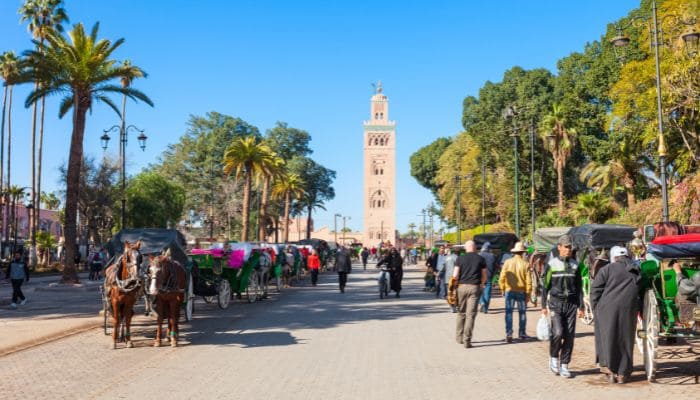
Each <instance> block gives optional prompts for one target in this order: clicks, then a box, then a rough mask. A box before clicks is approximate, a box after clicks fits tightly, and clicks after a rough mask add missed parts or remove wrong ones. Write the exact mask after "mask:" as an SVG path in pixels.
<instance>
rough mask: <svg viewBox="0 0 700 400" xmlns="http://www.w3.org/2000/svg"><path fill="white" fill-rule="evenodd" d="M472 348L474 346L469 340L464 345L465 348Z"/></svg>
mask: <svg viewBox="0 0 700 400" xmlns="http://www.w3.org/2000/svg"><path fill="white" fill-rule="evenodd" d="M472 347H474V346H472V341H471V340H467V341H466V342H465V343H464V348H465V349H471V348H472Z"/></svg>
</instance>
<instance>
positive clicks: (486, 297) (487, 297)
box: [479, 279, 491, 312]
mask: <svg viewBox="0 0 700 400" xmlns="http://www.w3.org/2000/svg"><path fill="white" fill-rule="evenodd" d="M490 303H491V280H490V279H489V280H487V281H486V284H485V285H484V290H483V291H482V292H481V297H480V298H479V304H480V305H481V306H482V307H483V308H484V311H486V312H488V311H489V304H490Z"/></svg>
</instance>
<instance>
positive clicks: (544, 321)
mask: <svg viewBox="0 0 700 400" xmlns="http://www.w3.org/2000/svg"><path fill="white" fill-rule="evenodd" d="M551 335H552V326H551V322H550V321H549V318H547V317H546V316H544V315H543V316H541V317H540V320H539V321H537V339H539V340H542V341H545V340H549V338H550V336H551Z"/></svg>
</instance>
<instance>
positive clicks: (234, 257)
mask: <svg viewBox="0 0 700 400" xmlns="http://www.w3.org/2000/svg"><path fill="white" fill-rule="evenodd" d="M244 256H245V250H243V249H236V250H233V251H231V254H230V255H229V257H228V264H227V265H228V266H229V267H230V268H236V269H238V268H241V266H242V265H243V258H244Z"/></svg>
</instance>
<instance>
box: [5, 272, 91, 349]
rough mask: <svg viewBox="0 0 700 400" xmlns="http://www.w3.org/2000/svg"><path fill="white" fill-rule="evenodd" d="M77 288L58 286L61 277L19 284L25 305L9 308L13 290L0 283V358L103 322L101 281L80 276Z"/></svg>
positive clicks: (81, 274) (31, 279)
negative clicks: (100, 314)
mask: <svg viewBox="0 0 700 400" xmlns="http://www.w3.org/2000/svg"><path fill="white" fill-rule="evenodd" d="M79 277H80V280H81V283H80V284H77V285H61V284H58V281H59V279H60V276H42V277H36V278H31V277H30V279H29V283H25V284H24V285H22V292H24V295H25V296H26V297H27V300H28V301H27V304H25V305H24V306H19V307H18V308H17V309H12V308H10V302H11V298H12V287H11V286H10V285H9V284H6V281H3V283H2V284H0V356H2V355H5V354H9V353H13V352H15V351H18V350H21V349H24V348H28V347H31V346H35V345H37V344H41V343H45V342H48V341H52V340H56V339H58V338H61V337H64V336H68V335H71V334H73V333H75V332H81V331H84V330H86V329H91V328H94V327H97V326H99V325H100V324H101V322H102V319H101V318H99V316H98V313H99V311H100V310H101V309H102V302H101V299H100V292H99V286H100V285H101V283H100V282H93V281H88V279H87V273H80V274H79Z"/></svg>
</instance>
